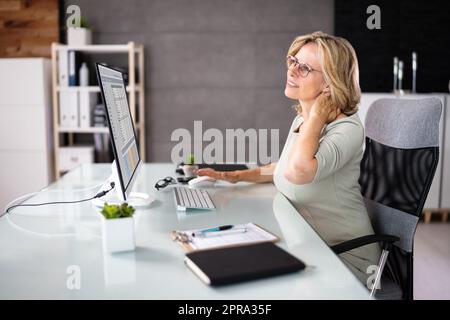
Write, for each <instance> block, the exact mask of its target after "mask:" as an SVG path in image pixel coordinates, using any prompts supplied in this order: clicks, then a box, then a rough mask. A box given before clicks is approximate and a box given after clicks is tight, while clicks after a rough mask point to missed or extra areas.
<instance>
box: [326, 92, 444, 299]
mask: <svg viewBox="0 0 450 320" xmlns="http://www.w3.org/2000/svg"><path fill="white" fill-rule="evenodd" d="M441 112H442V102H441V100H440V99H438V98H424V99H414V100H412V99H380V100H377V101H375V102H374V103H372V105H371V106H370V108H369V110H368V113H367V117H366V121H365V131H366V147H365V150H364V155H363V159H362V161H361V174H360V178H359V184H360V185H361V193H362V195H363V198H364V202H365V205H366V208H367V211H368V214H369V217H370V220H371V222H372V226H373V228H374V231H375V234H374V235H367V236H363V237H359V238H356V239H352V240H349V241H345V242H343V243H340V244H337V245H335V246H332V247H331V249H332V250H333V251H334V252H335V253H336V254H340V253H342V252H346V251H348V250H352V249H354V248H358V247H361V246H364V245H367V244H371V243H380V244H381V247H382V254H381V257H380V261H379V264H378V265H379V268H378V272H377V274H376V278H375V284H374V286H373V288H372V290H371V296H376V298H379V299H407V300H411V299H413V256H414V250H413V245H414V234H415V231H416V228H417V224H418V221H419V218H420V216H421V214H422V209H423V206H424V203H425V200H426V199H427V195H428V191H429V190H430V186H431V183H432V181H433V177H434V173H435V171H436V167H437V164H438V161H439V120H440V117H441ZM383 271H384V272H383ZM380 283H381V286H380V289H379V290H377V287H378V284H380ZM375 293H376V295H375Z"/></svg>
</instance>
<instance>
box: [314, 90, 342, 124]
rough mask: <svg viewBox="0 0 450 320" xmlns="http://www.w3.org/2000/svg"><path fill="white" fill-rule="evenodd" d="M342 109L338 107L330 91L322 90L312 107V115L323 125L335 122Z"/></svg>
mask: <svg viewBox="0 0 450 320" xmlns="http://www.w3.org/2000/svg"><path fill="white" fill-rule="evenodd" d="M340 114H341V110H340V109H339V108H338V107H336V106H335V105H334V104H333V103H332V101H331V96H330V94H329V93H325V92H322V93H321V94H320V95H319V96H318V97H317V98H316V101H315V102H314V104H313V105H312V107H311V111H310V117H311V118H313V119H314V120H315V121H318V122H320V123H321V124H322V125H325V124H327V123H330V122H333V121H334V120H335V119H336V118H337V117H338V116H339V115H340Z"/></svg>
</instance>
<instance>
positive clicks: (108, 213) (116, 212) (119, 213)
mask: <svg viewBox="0 0 450 320" xmlns="http://www.w3.org/2000/svg"><path fill="white" fill-rule="evenodd" d="M134 211H135V209H134V208H133V207H132V206H129V205H128V203H126V202H124V203H122V204H121V205H120V206H118V205H115V204H111V205H109V204H108V203H106V202H105V205H104V206H103V209H102V211H101V213H102V214H103V216H104V217H105V218H106V219H117V218H129V217H132V216H133V214H134Z"/></svg>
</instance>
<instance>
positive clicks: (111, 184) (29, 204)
mask: <svg viewBox="0 0 450 320" xmlns="http://www.w3.org/2000/svg"><path fill="white" fill-rule="evenodd" d="M110 186H111V188H110V189H109V190H104V191H101V192H99V193H97V194H96V195H95V196H93V197H91V198H88V199H81V200H74V201H55V202H43V203H26V204H23V203H20V204H15V205H13V206H10V207H8V208H7V209H6V210H4V212H3V214H2V215H1V216H0V218H1V217H3V216H4V215H5V214H7V213H9V212H10V210H12V209H14V208H17V207H37V206H45V205H51V204H70V203H80V202H85V201H90V200H93V199H95V198H101V197H103V196H104V195H106V194H107V193H108V192H110V191H111V190H112V189H114V187H115V183H114V182H111V183H110ZM36 193H37V192H35V193H30V194H27V195H25V196H23V197H20V198H18V199H22V198H25V197H26V196H28V195H31V196H33V195H35V194H36ZM31 196H30V197H31Z"/></svg>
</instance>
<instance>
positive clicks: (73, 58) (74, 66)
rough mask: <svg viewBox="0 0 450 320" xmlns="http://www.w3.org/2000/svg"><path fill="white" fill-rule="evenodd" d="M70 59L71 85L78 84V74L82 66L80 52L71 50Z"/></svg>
mask: <svg viewBox="0 0 450 320" xmlns="http://www.w3.org/2000/svg"><path fill="white" fill-rule="evenodd" d="M68 59H69V86H71V87H73V86H77V85H78V74H77V70H78V69H79V66H80V53H79V52H76V51H73V50H70V51H69V54H68Z"/></svg>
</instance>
